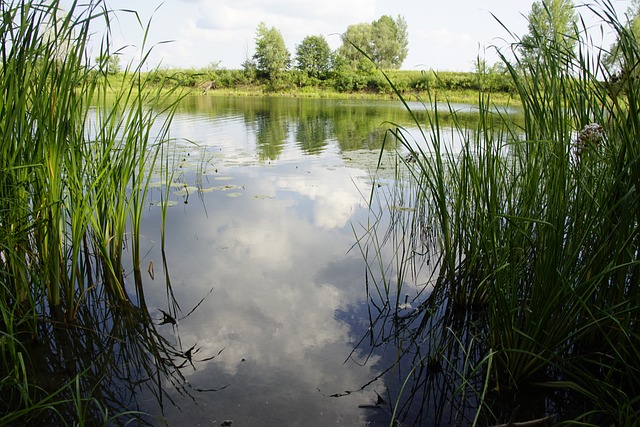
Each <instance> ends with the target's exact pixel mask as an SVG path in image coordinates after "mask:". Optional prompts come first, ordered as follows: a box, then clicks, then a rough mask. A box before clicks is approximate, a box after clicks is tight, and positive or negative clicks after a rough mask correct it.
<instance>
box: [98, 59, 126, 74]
mask: <svg viewBox="0 0 640 427" xmlns="http://www.w3.org/2000/svg"><path fill="white" fill-rule="evenodd" d="M96 63H97V64H98V68H99V69H100V70H102V71H104V72H105V73H107V74H117V73H119V72H120V71H121V67H120V55H117V54H114V55H101V56H98V57H97V58H96Z"/></svg>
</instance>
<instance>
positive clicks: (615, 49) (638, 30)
mask: <svg viewBox="0 0 640 427" xmlns="http://www.w3.org/2000/svg"><path fill="white" fill-rule="evenodd" d="M627 18H628V21H627V28H626V30H627V32H626V33H624V34H622V33H621V34H618V38H617V39H616V41H615V43H614V44H613V45H612V46H611V49H609V52H608V53H607V54H605V55H604V59H603V62H604V65H605V66H606V67H607V69H608V70H609V71H610V72H611V73H614V72H617V71H622V70H623V69H624V68H625V62H626V58H624V54H623V53H624V52H625V51H631V50H629V49H625V46H624V45H625V44H629V43H633V42H636V43H637V42H638V41H640V0H633V2H632V3H631V6H629V8H628V9H627ZM629 68H630V67H629Z"/></svg>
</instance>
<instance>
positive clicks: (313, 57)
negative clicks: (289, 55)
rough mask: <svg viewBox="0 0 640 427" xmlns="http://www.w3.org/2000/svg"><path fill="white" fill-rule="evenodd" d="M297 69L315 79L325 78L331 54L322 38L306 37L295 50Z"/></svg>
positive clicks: (330, 63)
mask: <svg viewBox="0 0 640 427" xmlns="http://www.w3.org/2000/svg"><path fill="white" fill-rule="evenodd" d="M296 63H297V68H298V69H300V70H302V71H305V72H306V73H307V74H308V75H309V76H311V77H314V78H316V79H320V78H325V77H326V76H327V74H328V73H329V71H330V70H331V68H332V66H333V64H332V54H331V48H330V47H329V43H327V40H326V39H325V38H324V36H307V37H305V38H304V39H303V40H302V43H300V44H299V45H298V47H297V48H296Z"/></svg>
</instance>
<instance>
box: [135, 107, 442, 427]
mask: <svg viewBox="0 0 640 427" xmlns="http://www.w3.org/2000/svg"><path fill="white" fill-rule="evenodd" d="M408 119H409V117H408V115H407V114H406V112H405V111H404V109H403V107H402V105H401V104H400V103H399V102H393V101H380V102H372V101H354V100H352V101H339V100H309V99H278V98H232V97H211V96H199V97H189V98H187V99H185V100H184V101H183V102H182V104H181V107H180V108H179V110H178V113H177V115H176V117H175V119H174V120H173V124H172V128H171V137H172V138H173V142H172V144H171V145H170V146H168V147H167V151H168V152H169V153H170V154H169V156H168V160H167V161H168V162H170V163H171V164H172V165H173V169H174V170H175V172H174V174H173V176H172V177H162V176H158V177H157V178H154V179H153V181H152V182H151V184H150V186H151V191H150V193H149V196H148V203H149V208H148V211H147V213H146V214H145V219H144V221H143V225H142V230H141V234H142V236H143V237H142V239H143V245H144V246H143V248H142V250H141V253H142V254H145V255H144V258H143V260H142V266H143V275H144V277H143V281H144V287H145V300H146V304H147V307H148V308H149V310H150V312H151V314H152V315H153V316H156V317H155V319H154V320H155V321H156V322H157V323H159V324H160V325H159V326H158V330H159V331H160V332H161V334H162V335H163V336H164V337H165V338H166V339H167V340H168V341H169V342H172V343H173V344H175V347H176V349H180V350H181V351H183V352H186V351H188V350H191V352H190V353H189V357H188V358H185V359H184V363H182V366H180V369H179V371H180V375H182V376H183V379H184V383H181V384H180V385H179V386H176V385H175V384H172V383H171V381H168V380H164V381H160V382H161V383H162V384H160V385H161V386H162V388H163V392H162V393H160V394H161V395H163V394H165V393H166V395H165V397H164V399H158V398H157V396H158V393H157V392H154V391H153V390H152V389H153V387H150V388H149V389H144V388H142V391H140V390H138V391H136V402H137V403H136V405H132V407H131V408H132V409H137V410H140V411H142V412H146V413H149V414H151V418H147V421H149V422H151V423H152V424H155V423H156V422H159V421H158V419H160V418H162V417H164V418H166V420H167V422H168V423H169V425H186V424H187V423H188V424H189V425H194V426H195V425H207V426H210V425H229V424H230V422H233V425H234V426H235V425H237V426H249V425H278V426H283V425H306V426H327V425H347V426H354V425H389V423H390V420H391V419H392V412H393V408H394V404H395V403H396V402H395V401H396V399H397V398H398V396H399V389H400V387H401V386H402V384H403V382H404V380H405V378H406V376H407V375H408V373H409V370H408V369H406V370H401V369H399V368H396V369H392V370H391V371H389V369H390V368H391V367H392V366H393V365H394V361H395V360H396V357H397V355H398V354H399V351H398V349H397V348H396V347H395V346H394V340H393V339H389V338H384V339H383V340H382V341H384V342H374V340H373V339H370V338H367V337H368V336H371V337H373V335H371V334H369V332H370V331H372V330H373V329H375V328H378V327H376V326H375V325H374V324H373V322H372V311H371V309H370V307H369V303H370V298H369V295H368V286H369V285H370V283H369V276H370V275H373V276H375V275H376V274H375V272H372V271H369V273H368V274H367V270H368V265H367V261H366V260H365V259H364V257H363V253H362V251H361V248H362V247H361V246H359V245H358V244H357V243H358V239H359V238H360V237H362V236H364V235H365V234H367V231H368V230H369V229H370V228H371V226H372V224H373V223H374V222H378V223H380V222H384V221H387V220H388V217H387V216H386V215H381V216H377V217H375V218H372V212H376V211H379V210H380V209H379V207H376V206H375V205H376V203H377V198H376V197H373V198H371V197H370V196H371V194H372V186H373V187H374V193H375V192H376V191H377V190H378V189H384V188H385V186H386V185H387V184H390V183H391V182H392V181H393V177H394V171H395V168H396V165H395V163H394V158H395V156H396V152H395V150H394V148H395V147H394V146H393V143H392V141H391V139H390V138H386V139H385V135H386V129H387V128H389V127H393V126H392V125H390V124H389V123H390V122H396V123H403V122H407V121H408ZM383 145H385V150H384V151H383V153H384V155H383V156H381V155H380V153H381V151H380V150H381V147H383ZM381 159H382V160H381ZM379 162H382V163H381V164H379ZM378 166H381V168H379V167H378ZM374 174H377V175H375V178H374ZM370 200H372V202H373V205H374V206H372V207H370V206H369V201H370ZM382 205H384V202H382ZM163 207H165V208H166V227H165V230H164V251H162V250H161V246H162V245H161V244H160V241H161V239H162V236H161V228H162V227H161V226H160V224H161V219H162V212H163ZM387 207H388V206H387ZM382 208H383V210H384V206H382ZM406 208H409V206H407V207H406ZM374 216H375V215H374ZM163 252H164V254H163ZM163 255H164V257H163ZM388 257H389V259H393V256H392V253H391V252H390V253H389V255H388ZM163 259H164V260H166V265H165V267H164V268H163ZM144 270H146V271H144ZM369 270H371V269H369ZM392 270H393V267H392V266H391V265H390V266H389V267H388V270H387V273H389V274H390V276H392V275H393V271H392ZM421 274H422V275H423V276H424V277H425V278H424V280H418V281H417V283H426V280H428V274H429V272H427V271H424V272H422V273H421ZM371 280H376V279H375V278H374V277H371ZM377 280H380V279H377ZM167 281H170V284H171V288H170V289H171V292H172V297H171V298H168V296H167V288H166V286H165V284H166V283H167ZM393 286H395V285H393ZM407 286H408V285H407ZM422 291H424V287H421V288H420V289H413V290H410V289H407V288H405V289H403V291H402V292H403V295H402V297H404V293H407V295H408V294H409V293H411V295H412V296H411V298H412V300H415V295H421V292H422ZM422 297H424V295H422ZM172 298H174V299H175V300H174V299H172ZM406 298H408V297H406ZM173 301H175V303H176V304H178V305H179V307H180V310H179V311H178V310H176V306H175V304H174V303H173ZM405 302H406V301H405ZM163 313H171V314H170V315H168V317H167V315H165V314H163ZM163 319H164V322H163V321H162V320H163ZM174 320H175V322H174ZM384 328H385V326H383V327H382V329H381V330H383V329H384ZM383 335H384V334H383ZM363 339H364V340H363ZM184 354H185V353H182V355H184ZM409 368H410V366H409ZM145 390H146V392H144V391H145ZM428 405H429V404H427V403H424V402H423V401H420V403H419V404H417V405H415V404H414V405H413V407H411V408H409V409H407V410H406V412H407V414H408V416H409V419H411V422H410V423H409V424H411V423H414V422H417V423H423V424H424V425H429V424H430V423H432V422H433V420H434V419H435V418H434V417H435V415H434V413H435V412H434V411H435V410H433V411H432V410H430V409H429V408H428ZM445 406H446V405H445ZM439 411H440V412H441V411H442V408H440V409H439ZM436 412H437V411H436ZM407 414H405V415H407ZM156 417H157V418H156ZM439 420H440V421H444V422H445V424H448V422H449V418H448V416H443V415H442V413H440V415H439Z"/></svg>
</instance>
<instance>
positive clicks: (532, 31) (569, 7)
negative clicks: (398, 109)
mask: <svg viewBox="0 0 640 427" xmlns="http://www.w3.org/2000/svg"><path fill="white" fill-rule="evenodd" d="M528 20H529V27H528V30H529V31H528V33H527V34H525V35H524V36H522V37H520V38H519V39H518V40H517V43H514V44H513V45H512V46H513V47H514V54H515V55H516V57H517V58H518V60H517V61H516V62H517V64H507V61H509V58H507V56H506V55H505V56H503V57H502V61H499V62H497V63H495V64H493V65H490V64H487V63H486V62H485V61H484V60H482V59H478V60H477V62H476V67H475V70H474V72H435V71H432V70H431V71H404V70H402V71H401V70H399V69H400V68H401V66H402V63H403V61H404V60H405V58H406V57H407V53H408V28H407V23H406V21H405V20H404V18H403V17H402V16H400V15H398V16H397V17H395V18H393V17H391V16H388V15H384V16H382V17H380V18H379V19H377V20H374V21H373V22H371V23H359V24H354V25H350V26H349V27H348V28H347V30H346V32H345V33H344V34H343V35H342V36H341V37H342V44H341V46H340V47H339V48H338V49H336V50H335V51H332V50H331V48H330V47H329V44H328V42H327V40H326V39H325V37H324V36H322V35H309V36H306V37H305V38H304V39H303V40H302V41H301V42H300V43H299V44H298V45H296V47H295V52H294V53H293V54H291V53H290V52H289V51H288V49H287V47H286V44H285V41H284V38H283V36H282V33H281V32H280V31H279V30H278V29H277V28H275V27H268V26H267V25H266V24H265V23H264V22H261V23H260V24H259V25H258V27H257V29H256V37H255V53H254V54H253V55H252V56H251V57H247V59H246V60H245V61H244V62H243V64H242V68H241V69H239V70H227V69H221V68H219V67H218V64H216V63H213V64H211V65H210V66H209V67H207V68H206V69H201V70H179V71H178V72H174V73H173V75H172V79H173V81H176V82H177V83H178V84H180V85H184V86H193V87H200V86H202V85H203V84H206V86H202V87H203V88H204V90H207V89H208V88H212V87H214V86H215V87H217V88H226V89H232V90H234V89H241V88H243V87H263V88H264V89H266V90H267V91H275V92H280V91H290V90H294V91H306V90H308V91H317V90H325V89H326V90H330V91H336V92H372V93H383V94H384V93H389V94H391V93H392V92H393V89H392V88H391V85H390V84H389V82H388V81H387V79H386V78H385V77H384V76H382V75H381V73H380V72H379V71H378V68H380V69H383V70H385V72H386V73H387V75H389V77H391V80H392V81H393V82H394V85H395V87H396V89H398V90H400V91H401V92H409V91H417V92H420V91H424V90H426V89H427V88H428V89H432V90H436V91H437V90H446V91H465V90H468V91H478V90H483V91H492V92H503V93H513V92H514V91H515V88H514V85H513V79H512V76H510V75H509V71H508V70H509V69H512V70H513V68H514V67H509V66H507V65H515V68H517V69H518V71H519V72H521V73H527V72H528V69H531V67H535V66H536V62H537V58H538V57H539V55H540V54H541V53H542V52H541V50H544V49H547V48H548V47H549V46H550V45H552V44H553V45H559V46H563V49H564V50H565V51H566V52H567V53H569V52H575V50H576V49H578V46H577V45H576V44H577V40H578V39H579V37H578V36H577V35H578V32H579V31H581V29H580V25H579V24H580V22H581V21H580V17H579V15H578V13H577V12H576V6H575V4H574V2H573V1H572V0H537V1H534V2H533V4H532V7H531V10H530V12H529V14H528ZM626 25H628V26H629V28H630V29H631V31H632V33H633V34H634V35H635V36H636V40H637V39H638V38H639V37H640V0H633V1H632V5H631V6H630V7H629V9H628V10H627V23H626ZM619 43H620V42H619V41H616V42H615V43H614V44H613V45H612V46H610V47H608V48H607V47H603V51H602V57H601V59H602V67H603V71H604V72H605V74H606V75H608V76H609V78H610V79H613V78H614V77H615V76H618V77H619V76H623V75H625V70H626V69H631V68H633V67H631V65H632V64H631V65H628V64H626V60H625V59H624V58H622V57H621V55H620V52H621V49H620V46H619ZM108 64H109V65H110V66H109V70H110V71H111V70H113V69H114V66H115V67H117V64H111V63H108ZM634 69H635V68H634ZM165 72H166V73H169V72H170V71H169V70H165ZM162 74H163V73H162V71H160V72H158V80H159V81H160V80H164V78H163V77H162ZM626 74H629V72H628V71H627V72H626Z"/></svg>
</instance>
